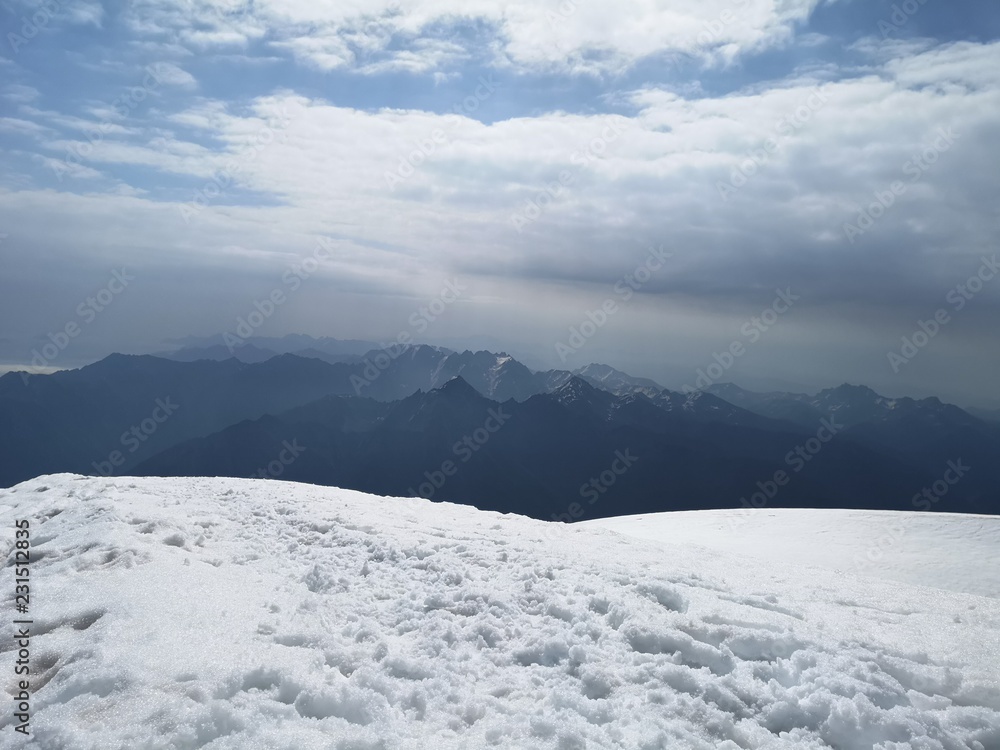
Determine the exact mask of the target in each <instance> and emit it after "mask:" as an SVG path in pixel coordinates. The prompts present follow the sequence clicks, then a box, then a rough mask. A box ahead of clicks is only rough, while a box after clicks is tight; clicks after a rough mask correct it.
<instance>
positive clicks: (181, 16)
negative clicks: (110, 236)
mask: <svg viewBox="0 0 1000 750" xmlns="http://www.w3.org/2000/svg"><path fill="white" fill-rule="evenodd" d="M818 2H819V0H786V1H785V2H782V3H774V2H771V1H770V0H672V1H671V2H667V0H651V1H650V2H643V3H625V4H617V5H609V4H600V3H584V2H580V0H542V1H541V2H532V3H528V2H511V3H504V4H498V3H496V2H487V0H472V1H471V2H470V1H469V0H463V1H462V2H459V0H443V1H442V2H436V3H432V4H429V3H424V2H418V1H417V0H362V1H361V2H358V3H352V4H343V3H336V4H334V3H313V2H304V1H303V0H291V1H289V0H260V1H259V2H255V3H253V4H251V3H249V2H243V1H242V0H216V1H215V2H212V1H211V0H208V1H205V2H199V3H198V4H197V5H192V4H190V3H188V2H184V3H182V2H181V0H136V1H135V2H134V3H133V5H132V7H131V11H130V12H131V15H130V20H131V24H132V27H133V29H134V30H135V31H137V32H139V33H140V34H143V35H147V36H150V37H157V38H163V37H167V38H168V40H170V41H172V42H180V43H182V44H187V45H189V46H196V47H199V48H202V49H204V48H207V47H211V46H230V45H233V44H236V45H246V44H247V43H248V42H249V41H251V40H256V39H262V38H264V37H268V38H269V39H270V40H271V43H272V44H273V45H274V47H275V48H277V49H286V50H289V51H290V52H291V53H292V54H293V55H294V56H295V58H296V59H297V60H299V61H300V62H303V63H304V64H308V65H311V66H313V67H316V68H319V69H321V70H333V69H337V68H342V67H348V66H352V65H358V66H359V67H361V68H364V67H365V66H369V70H380V69H381V68H380V67H379V66H380V65H384V66H386V69H407V70H413V71H415V72H424V71H426V70H431V69H432V68H431V66H432V65H433V66H434V67H433V69H440V68H442V67H447V66H449V65H451V64H453V63H454V62H455V61H456V60H460V59H463V58H464V57H466V56H470V55H475V54H482V50H479V49H476V46H478V45H480V44H482V40H480V39H476V40H475V41H474V42H468V43H464V42H462V41H460V38H461V29H462V27H463V26H471V25H476V24H478V25H482V26H485V27H487V28H492V29H493V31H494V33H495V36H496V40H495V44H494V46H493V48H492V49H490V50H489V52H488V54H489V55H490V57H491V58H494V59H493V61H494V62H495V63H497V64H502V65H507V66H512V67H515V68H519V69H551V70H560V71H568V72H574V73H596V74H603V73H607V72H611V73H614V72H619V71H621V70H623V69H625V68H627V67H629V66H631V65H632V64H634V63H635V62H637V61H639V60H641V59H643V58H646V57H649V56H652V55H664V54H686V55H693V56H696V57H699V58H701V59H702V60H703V61H704V62H706V63H707V64H728V63H729V62H731V61H732V60H733V59H735V58H737V57H738V56H740V55H742V54H745V53H747V52H751V51H759V50H761V49H765V48H767V47H770V46H774V45H781V44H785V43H787V42H788V41H789V39H790V38H791V36H792V31H793V29H794V27H795V26H796V24H799V23H802V22H803V21H805V20H806V19H807V18H808V16H809V14H810V13H811V11H812V10H813V8H814V7H815V6H816V5H817V3H818ZM442 28H448V29H451V30H452V31H453V32H454V33H452V34H451V36H450V37H449V39H448V40H447V41H446V42H441V43H437V45H438V48H437V50H436V52H431V51H430V50H429V49H428V48H427V42H426V41H422V40H426V38H427V37H428V36H429V31H430V30H432V29H438V30H440V29H442ZM466 45H467V46H466ZM445 46H451V47H458V48H459V49H460V50H461V51H456V50H453V49H449V50H447V51H446V52H444V47H445ZM374 53H382V54H383V55H385V57H386V59H387V62H385V63H381V62H380V61H377V60H376V61H374V62H371V61H368V57H369V56H370V55H371V54H374ZM393 64H395V66H396V67H393ZM372 66H374V67H372Z"/></svg>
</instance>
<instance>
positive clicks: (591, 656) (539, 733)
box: [0, 475, 1000, 750]
mask: <svg viewBox="0 0 1000 750" xmlns="http://www.w3.org/2000/svg"><path fill="white" fill-rule="evenodd" d="M0 516H2V518H0V528H2V529H3V533H4V534H6V537H5V539H6V540H7V546H8V549H11V548H12V547H13V538H14V537H13V529H14V520H15V519H16V518H28V519H30V520H31V522H32V524H31V528H32V542H33V550H32V556H33V562H32V566H31V567H32V570H31V577H32V584H31V585H32V605H31V616H32V618H33V619H34V621H35V625H34V629H33V631H32V633H33V634H32V666H33V670H32V672H33V674H32V691H33V693H34V695H33V701H32V712H33V716H32V730H33V736H32V738H31V740H30V742H28V743H25V742H24V738H22V737H21V736H20V735H15V734H14V733H13V731H12V727H11V723H12V717H11V714H10V711H5V712H3V713H2V714H0V747H2V748H6V747H24V746H30V747H32V748H41V749H45V750H49V749H51V750H55V749H57V748H58V749H60V750H63V749H65V750H70V749H72V750H88V749H90V748H94V749H95V750H96V749H97V748H101V750H112V749H117V748H121V749H122V750H124V749H125V748H128V749H129V750H131V749H132V748H142V749H146V750H153V749H154V748H156V749H159V748H163V749H166V748H171V749H176V750H181V749H185V750H186V749H188V748H191V749H193V748H212V749H213V750H217V749H221V748H248V749H254V748H269V749H270V748H282V749H284V748H287V749H288V750H292V749H293V748H294V749H296V750H300V749H311V748H323V749H324V750H327V749H330V750H394V749H396V748H399V749H403V748H407V749H408V748H435V750H450V749H452V748H456V749H457V748H469V749H472V748H487V747H500V748H519V749H524V750H528V749H535V748H537V749H538V750H557V749H558V750H575V749H579V750H584V749H585V748H641V749H642V750H653V749H654V748H664V749H666V748H698V749H699V750H700V749H702V748H704V749H705V750H708V749H710V748H711V749H715V748H719V749H721V750H738V749H740V748H744V749H746V750H750V749H754V750H756V749H758V748H760V749H765V748H766V749H770V748H775V749H777V748H837V749H838V750H861V749H862V748H864V749H865V750H869V749H870V748H879V749H880V750H905V749H907V748H912V749H913V750H917V749H919V750H939V749H947V750H995V748H1000V685H998V682H997V676H998V675H1000V603H998V602H997V601H996V600H994V599H990V598H987V597H982V596H975V595H971V594H965V593H956V592H946V591H939V590H933V589H929V588H918V587H909V586H906V585H903V584H898V583H893V582H885V581H879V580H875V579H866V578H861V577H850V576H843V575H840V574H838V573H836V572H834V571H824V570H822V569H806V570H803V569H800V568H798V567H796V566H788V565H775V564H774V563H773V562H770V561H755V560H753V559H750V558H747V557H744V556H740V555H734V554H732V553H728V552H726V551H721V550H711V549H708V548H706V547H704V546H697V547H696V546H691V545H684V544H673V545H665V544H663V543H656V542H650V541H644V540H637V539H630V538H627V537H623V536H621V535H618V534H615V533H612V532H610V531H602V530H593V529H583V528H575V527H566V526H561V525H558V526H554V525H552V524H546V523H544V522H540V521H533V520H530V519H525V518H521V517H516V516H502V515H499V514H495V513H485V512H480V511H477V510H475V509H473V508H470V507H465V506H458V505H450V504H444V503H431V502H429V501H425V500H420V499H394V498H380V497H373V496H369V495H364V494H362V493H358V492H352V491H347V490H339V489H334V488H324V487H314V486H309V485H297V484H292V483H286V482H276V481H264V480H237V479H131V478H113V479H100V478H90V477H77V476H73V475H56V476H48V477H40V478H38V479H35V480H31V481H29V482H25V483H23V484H21V485H18V486H17V487H14V488H12V489H9V490H4V491H0ZM12 558H13V555H12V554H10V555H9V556H8V568H7V569H6V570H5V575H6V576H7V577H6V578H5V579H4V581H5V583H4V584H2V586H3V588H2V589H0V595H2V596H3V597H4V600H5V601H4V604H5V607H6V609H5V611H6V612H11V611H12V597H13V583H12V573H11V569H10V567H9V563H10V561H11V560H12ZM6 627H8V628H9V627H10V626H9V625H7V626H6ZM11 648H12V647H11V639H10V638H5V639H4V641H3V645H2V653H0V675H2V676H3V679H4V680H5V681H6V683H5V684H6V685H7V686H8V692H10V691H11V690H12V684H13V679H14V678H13V667H12V662H13V651H12V650H11Z"/></svg>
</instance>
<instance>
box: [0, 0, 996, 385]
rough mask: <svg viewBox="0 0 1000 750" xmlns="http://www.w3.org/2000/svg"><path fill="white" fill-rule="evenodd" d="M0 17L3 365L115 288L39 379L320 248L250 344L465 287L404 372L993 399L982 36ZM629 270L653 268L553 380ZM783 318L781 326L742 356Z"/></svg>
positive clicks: (184, 4) (815, 10)
mask: <svg viewBox="0 0 1000 750" xmlns="http://www.w3.org/2000/svg"><path fill="white" fill-rule="evenodd" d="M0 18H2V19H3V26H2V29H3V33H2V38H0V151H2V156H0V158H2V162H0V164H2V167H0V256H2V257H3V260H4V270H3V272H2V276H0V360H2V361H5V362H6V363H8V364H10V365H14V364H25V363H28V362H30V361H31V360H32V356H33V352H36V351H39V349H38V347H40V346H42V345H44V344H45V343H46V342H50V341H51V339H52V336H53V335H56V334H58V332H59V331H61V330H64V329H65V327H66V326H67V324H69V323H74V322H75V323H78V324H79V323H82V322H86V321H83V320H81V318H80V316H79V315H78V313H77V310H78V307H79V305H80V304H86V300H87V299H88V297H89V296H90V295H93V294H94V293H96V291H98V290H100V289H102V288H103V287H105V285H106V284H107V283H108V282H109V280H110V279H111V278H112V273H113V272H114V271H115V270H116V269H120V268H122V267H128V268H129V269H131V270H132V271H134V275H135V277H136V280H135V282H134V283H133V284H130V285H129V287H128V289H126V290H125V291H124V292H122V293H121V294H120V296H115V297H114V301H113V304H111V305H108V306H107V308H106V309H102V310H101V311H100V314H99V315H97V316H96V317H95V319H94V320H93V321H92V322H86V325H85V326H83V327H82V329H81V331H80V333H79V335H77V336H74V337H72V340H71V341H70V342H69V343H68V345H66V346H65V347H62V348H60V349H59V352H58V355H57V356H55V357H53V358H51V361H49V359H50V358H46V363H47V364H48V365H50V366H52V367H68V366H77V365H79V364H82V363H84V362H87V361H91V360H92V359H95V358H97V357H100V356H102V355H104V354H106V353H108V352H110V351H113V350H123V351H136V352H138V351H157V350H159V349H162V348H163V346H164V344H163V342H164V341H165V340H166V339H170V338H175V337H181V336H185V335H188V334H195V335H209V334H213V333H219V332H221V331H226V330H234V329H235V327H236V325H237V321H238V320H239V318H240V317H245V316H246V315H247V314H249V312H250V311H253V310H254V309H255V303H257V302H259V301H260V300H262V299H265V298H267V297H268V295H270V294H271V293H272V292H273V291H274V290H275V289H278V290H282V291H286V292H287V291H290V290H289V289H287V288H286V286H285V284H284V282H283V281H282V279H283V277H284V274H285V273H286V272H287V270H288V269H289V268H290V267H292V266H294V265H295V264H297V263H298V264H300V263H302V262H303V260H305V259H308V258H310V257H313V256H314V254H315V251H316V247H317V242H318V241H320V240H321V238H328V239H327V240H324V241H325V242H330V243H334V245H335V248H336V249H335V251H332V252H331V253H329V254H328V255H329V257H327V258H324V259H323V260H322V261H321V262H320V263H319V266H318V268H317V269H316V271H315V273H312V274H310V275H309V277H308V279H306V280H305V281H304V283H302V284H301V286H300V288H296V290H295V291H294V293H293V294H289V295H288V296H287V299H286V300H285V301H283V302H282V303H281V304H280V305H279V306H278V308H277V309H276V311H275V313H274V314H273V315H271V316H269V317H268V318H267V319H266V320H265V321H264V322H263V324H262V325H261V326H260V329H259V331H258V332H259V333H261V334H266V335H281V334H284V333H289V332H305V333H311V334H314V335H333V336H338V337H343V338H371V339H374V340H379V341H389V340H392V339H394V338H396V336H397V335H398V334H399V333H400V332H402V331H404V330H406V329H407V320H408V318H409V315H410V314H411V313H412V312H413V311H414V310H416V309H418V308H419V307H420V306H421V305H422V304H427V302H428V301H430V300H433V299H434V297H435V295H436V294H437V293H438V291H439V290H440V288H441V286H442V284H443V283H444V282H445V281H446V280H447V279H451V278H459V279H462V280H463V283H464V284H466V286H467V288H468V290H469V291H468V292H467V293H466V294H465V295H464V296H463V297H462V299H461V300H460V301H459V303H458V304H457V305H456V306H455V308H454V309H453V310H450V311H449V313H448V314H447V315H443V316H442V317H441V318H440V319H439V320H436V321H435V322H434V324H433V325H432V326H431V327H430V328H429V329H428V330H427V331H426V335H425V336H424V338H425V339H426V340H428V341H443V340H448V341H453V340H462V339H464V338H469V337H472V336H475V335H481V334H485V335H489V336H492V337H494V338H496V339H497V340H499V341H500V342H507V346H508V348H510V349H511V350H512V351H514V352H515V353H519V354H521V355H522V356H524V357H525V358H527V359H529V360H530V361H531V362H533V363H534V364H537V365H538V366H543V365H544V366H564V367H576V366H582V365H584V364H586V363H587V362H590V361H609V362H611V363H612V364H616V365H618V366H621V367H623V368H624V369H628V370H631V371H634V372H635V374H639V375H645V376H649V377H655V378H659V379H661V380H663V381H666V384H667V385H671V386H674V387H677V386H679V385H680V384H681V383H684V382H689V381H690V379H691V376H692V373H694V372H695V371H696V370H697V369H699V368H702V369H703V368H704V367H705V366H707V364H709V363H711V362H713V361H716V359H715V355H716V354H718V353H719V352H722V351H724V350H725V349H726V348H727V347H728V346H730V345H731V344H732V342H734V341H744V342H745V343H748V344H751V345H750V346H749V347H748V348H747V352H746V354H745V356H741V357H740V358H739V360H738V361H735V362H734V363H733V365H732V367H731V368H729V369H727V371H726V373H725V375H726V377H725V378H724V379H734V380H736V381H737V382H741V381H742V382H744V383H747V384H751V385H753V384H775V385H782V384H785V385H788V386H793V387H804V388H816V387H822V386H826V385H832V384H836V383H839V382H842V381H844V380H850V381H854V382H858V381H860V382H865V383H868V384H870V385H872V386H874V387H876V388H878V389H880V390H882V391H884V392H886V393H888V394H889V395H896V394H900V395H901V394H910V393H912V394H917V395H920V394H928V393H934V394H940V395H942V396H944V397H947V398H949V399H951V400H956V401H959V402H961V403H973V402H975V403H981V404H990V403H994V402H996V400H997V398H998V397H997V396H996V393H995V381H996V372H997V370H998V366H1000V347H998V346H997V344H996V335H995V327H996V323H997V321H998V320H1000V315H998V313H1000V304H998V303H1000V281H998V282H997V283H995V284H993V283H992V279H990V280H988V281H985V282H983V283H982V284H981V285H980V284H976V286H981V287H982V288H981V289H980V290H979V291H977V292H976V293H975V294H974V295H973V296H971V297H969V298H968V299H966V300H965V304H963V305H962V308H961V309H960V310H956V309H954V307H955V306H954V305H952V304H951V303H949V302H947V301H946V300H947V296H948V294H949V292H951V291H952V290H953V289H955V288H956V286H958V285H962V284H965V282H967V280H968V279H969V278H971V277H973V276H975V275H976V274H977V273H980V272H981V268H982V267H983V265H984V263H985V262H986V260H988V259H989V258H991V257H992V255H993V254H994V253H995V252H996V251H997V248H996V237H997V219H998V214H997V197H998V189H997V188H998V186H997V177H996V166H995V165H996V145H995V144H996V143H997V142H998V140H997V138H998V136H1000V132H998V131H1000V127H998V125H1000V123H998V120H1000V41H998V37H1000V13H998V12H997V10H996V7H995V5H993V4H990V3H987V2H968V1H966V2H953V3H948V4H945V3H943V2H941V0H926V1H925V2H923V3H921V2H919V0H910V1H909V2H903V3H888V2H871V3H862V2H856V1H855V2H852V1H850V0H836V1H833V2H822V1H821V0H783V1H782V2H764V1H762V0H709V1H707V2H696V1H695V0H683V1H678V2H641V3H640V2H634V3H624V4H620V5H614V6H611V5H608V6H604V5H595V4H587V3H583V2H573V1H572V0H562V2H542V3H518V2H507V3H491V2H463V3H458V2H452V1H451V0H442V1H441V2H436V3H418V2H404V1H402V0H399V1H395V2H373V1H368V0H364V1H361V2H357V3H353V4H351V5H350V6H343V7H333V8H327V7H325V5H324V4H315V3H304V2H276V0H266V1H264V2H244V1H243V0H217V1H204V0H198V1H195V0H131V1H130V2H120V3H104V4H101V3H97V2H90V1H87V2H70V0H63V1H62V2H60V1H59V0H52V2H49V3H43V2H33V1H32V2H29V1H28V0H4V1H3V2H0ZM942 133H944V134H945V135H941V134H942ZM949 133H950V134H952V135H947V134H949ZM914 157H916V161H914ZM925 157H926V159H927V162H925V161H924V158H925ZM930 159H933V162H930V161H929V160H930ZM896 182H898V183H900V186H901V187H902V189H901V190H898V191H896V193H894V192H893V190H892V185H893V183H896ZM887 191H888V192H887ZM897 193H898V194H897ZM880 195H883V196H886V195H888V196H890V197H891V205H890V206H888V207H886V206H884V205H881V204H880V205H875V204H879V196H880ZM883 203H884V201H883ZM873 205H875V208H874V209H873V208H872V206H873ZM873 210H874V211H875V212H877V213H878V214H879V215H878V216H877V217H875V218H874V220H873V221H872V223H871V226H870V227H862V226H861V225H860V224H859V222H864V221H866V219H865V218H864V217H865V216H866V215H868V216H870V215H871V212H872V211H873ZM852 227H853V229H852ZM651 246H652V247H658V246H666V247H669V248H670V252H671V259H670V261H669V263H666V264H664V265H663V267H662V268H658V269H657V270H656V271H655V273H652V274H651V277H650V278H649V279H648V280H647V281H645V282H644V283H642V284H641V285H640V287H639V288H638V289H636V294H635V295H633V296H632V297H631V298H630V299H629V300H628V301H627V302H623V304H622V305H621V306H620V309H619V310H618V311H616V313H615V314H614V315H613V316H612V317H611V318H609V319H608V320H607V321H606V322H605V324H602V325H601V326H600V329H599V330H597V331H596V332H595V333H594V335H592V336H591V337H588V338H587V340H586V344H585V346H582V347H580V348H579V350H574V351H573V353H572V355H570V356H569V357H568V358H567V357H560V356H559V354H558V352H559V351H560V350H559V349H558V347H557V346H556V345H557V344H558V343H559V342H561V341H565V340H567V339H568V337H569V336H570V335H571V333H572V330H573V329H574V328H575V329H577V330H578V329H579V327H580V325H581V324H582V323H583V322H584V321H586V320H588V313H590V312H593V311H594V310H595V309H597V308H599V307H600V305H601V304H602V303H603V301H604V300H606V299H608V298H609V297H613V296H614V293H613V291H611V290H613V288H614V284H615V283H616V282H617V281H618V280H620V279H621V278H623V277H624V276H626V275H628V274H629V273H630V272H632V271H634V270H635V269H636V268H637V267H639V266H640V264H642V263H643V262H644V259H645V258H646V257H647V255H648V252H649V248H650V247H651ZM987 268H988V266H987ZM982 274H983V275H989V271H988V270H987V271H983V272H982ZM980 279H982V276H981V277H980ZM786 288H791V289H793V290H794V291H795V293H796V294H798V295H799V296H800V301H797V302H796V304H795V305H794V306H793V308H792V309H791V310H789V311H788V312H787V313H783V314H782V316H781V318H780V320H779V321H778V323H776V324H775V325H773V326H770V327H769V328H768V329H767V330H766V331H765V332H763V334H762V335H761V336H760V337H759V340H755V341H753V342H749V341H746V340H745V336H744V334H742V333H741V330H744V328H745V325H746V324H748V322H749V321H751V320H752V319H753V317H754V316H755V315H758V314H759V313H760V312H761V310H763V309H766V308H768V307H769V306H771V305H772V303H773V302H774V300H775V298H776V297H775V295H776V293H777V290H778V289H786ZM939 309H946V311H947V312H948V313H949V321H948V323H947V324H946V325H945V326H944V327H943V328H942V329H941V330H940V331H939V332H938V333H936V334H935V335H934V336H933V337H931V340H929V341H928V343H927V344H926V345H925V346H923V347H920V348H919V351H918V352H917V354H916V355H915V356H913V357H909V358H906V361H905V363H904V364H903V365H899V363H898V361H897V362H896V366H895V367H894V366H893V364H892V363H893V359H892V357H891V356H890V355H891V354H892V353H893V352H897V353H898V352H902V351H903V347H904V346H905V341H904V339H906V338H909V339H911V340H912V335H913V334H914V332H917V331H920V330H922V329H921V328H920V323H921V322H922V321H926V320H927V319H928V318H932V317H933V316H934V315H935V313H936V311H938V310H939ZM56 337H57V338H59V337H58V335H57V336H56Z"/></svg>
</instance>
